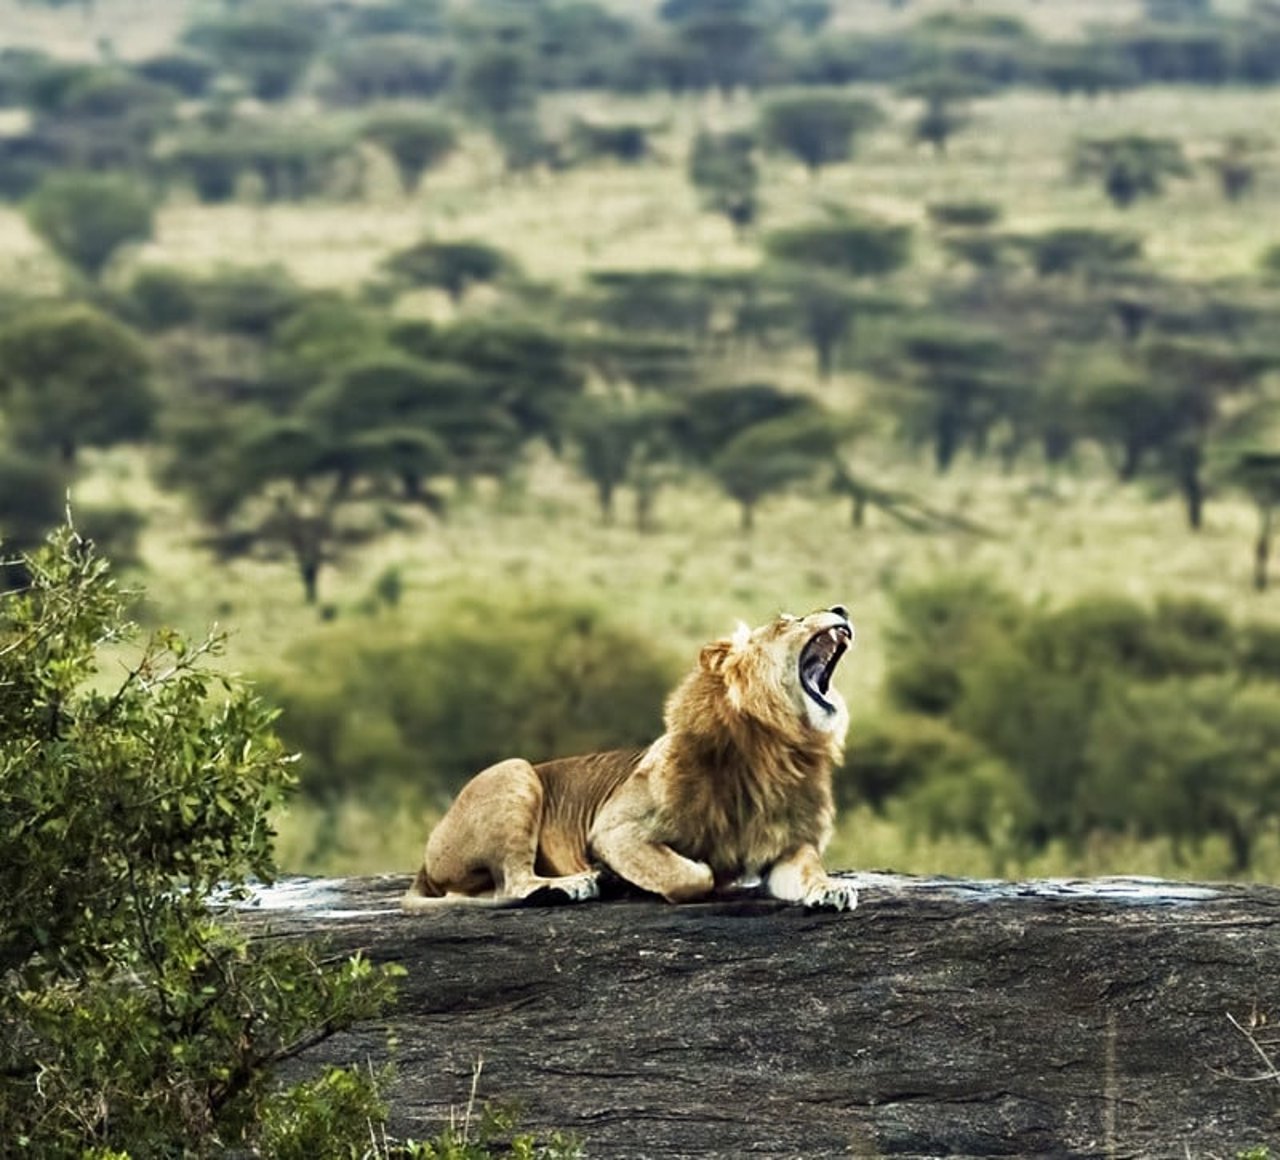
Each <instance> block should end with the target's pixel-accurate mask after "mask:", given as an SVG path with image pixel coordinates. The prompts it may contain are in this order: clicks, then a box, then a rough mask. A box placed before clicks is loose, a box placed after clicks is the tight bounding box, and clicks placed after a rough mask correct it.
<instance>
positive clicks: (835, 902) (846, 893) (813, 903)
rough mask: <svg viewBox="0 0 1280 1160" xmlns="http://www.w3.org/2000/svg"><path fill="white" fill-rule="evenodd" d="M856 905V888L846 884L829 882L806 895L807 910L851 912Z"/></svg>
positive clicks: (805, 904)
mask: <svg viewBox="0 0 1280 1160" xmlns="http://www.w3.org/2000/svg"><path fill="white" fill-rule="evenodd" d="M857 905H858V888H857V887H856V886H854V885H852V884H851V883H847V882H831V883H828V884H827V885H826V886H823V887H821V888H820V889H818V890H814V891H811V892H810V893H809V894H808V895H806V897H805V900H804V906H805V909H807V910H837V911H838V910H853V909H855V908H856V907H857Z"/></svg>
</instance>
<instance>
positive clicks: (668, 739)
mask: <svg viewBox="0 0 1280 1160" xmlns="http://www.w3.org/2000/svg"><path fill="white" fill-rule="evenodd" d="M852 641H853V625H852V624H851V623H850V622H849V614H848V613H847V612H846V611H845V610H844V608H842V607H841V606H839V605H836V606H835V607H834V608H830V609H826V610H823V611H820V612H814V613H811V614H810V615H809V616H805V617H795V616H782V617H779V618H778V619H777V620H775V621H773V622H772V623H770V624H766V625H763V626H761V627H760V628H757V629H750V628H748V627H747V626H746V625H745V624H744V625H741V626H740V627H739V629H738V631H737V632H736V633H735V634H734V635H733V636H732V637H730V638H727V639H724V640H718V641H715V642H713V643H711V644H708V645H706V646H705V647H704V648H703V649H702V652H701V655H700V657H699V660H698V664H697V666H696V667H695V668H694V670H693V671H692V672H691V673H689V675H688V676H686V677H685V679H684V680H683V681H682V682H681V683H680V684H679V685H678V686H677V688H676V689H675V691H674V692H673V693H672V694H671V695H670V696H669V697H668V699H667V703H666V710H665V714H664V719H665V724H666V732H665V733H663V735H662V736H661V737H659V738H658V740H657V741H655V742H654V743H653V744H652V745H650V746H649V747H648V748H647V749H641V750H617V751H612V752H608V753H595V754H591V755H589V756H585V757H570V758H564V759H561V760H556V761H548V762H544V763H543V764H540V765H531V764H530V763H529V762H528V761H525V760H523V759H522V758H511V759H509V760H507V761H502V762H499V763H498V764H497V765H493V766H490V767H489V768H488V769H485V770H483V771H482V772H480V773H478V774H476V776H475V777H473V778H472V779H471V780H470V781H469V782H468V783H467V784H466V785H465V786H463V788H462V790H461V791H460V792H459V794H458V796H457V798H456V800H455V801H454V803H453V805H452V806H451V807H450V808H449V810H448V812H447V813H446V814H445V816H444V817H443V818H442V819H441V821H440V823H439V824H438V825H437V826H436V827H435V829H434V830H433V831H432V833H431V835H430V837H429V838H428V840H427V848H426V855H425V858H424V860H423V864H422V867H421V869H420V870H419V871H418V874H417V878H416V879H415V881H414V883H413V885H412V886H411V887H410V889H409V891H408V893H407V894H406V895H405V896H404V899H403V906H404V908H405V909H406V910H422V909H426V908H428V907H431V906H434V905H437V904H439V903H441V902H448V901H461V900H465V899H485V900H487V901H489V902H490V903H491V904H502V903H514V902H517V901H520V900H527V901H548V902H549V901H566V900H569V901H583V900H586V899H590V898H595V897H597V896H598V895H599V893H600V875H601V873H602V871H603V870H604V869H608V870H609V871H612V872H613V873H614V874H616V875H617V876H618V877H619V878H622V879H623V880H625V881H626V882H629V883H631V884H632V885H633V886H637V887H639V888H640V889H642V890H646V891H649V892H651V893H653V894H660V895H662V897H663V898H666V899H667V900H668V901H670V902H686V901H690V900H693V899H699V898H706V897H707V896H708V895H710V894H712V893H713V892H714V891H715V890H716V889H717V888H723V887H726V886H729V885H731V884H732V883H734V882H735V881H740V880H744V879H758V880H760V881H762V882H763V884H764V888H765V890H766V891H767V893H768V894H770V895H771V896H773V897H774V898H780V899H783V900H785V901H787V902H798V903H802V904H804V905H805V906H811V907H823V908H829V909H835V910H850V909H852V908H853V907H854V906H856V905H857V900H858V896H857V892H856V891H855V890H854V888H853V886H852V885H850V884H848V883H845V882H840V881H837V880H834V879H831V878H828V877H827V873H826V871H825V870H824V869H823V865H822V858H821V852H822V850H823V848H824V847H825V846H826V843H827V841H828V839H829V838H830V836H831V828H832V821H833V818H834V815H835V806H834V803H833V801H832V794H831V770H832V767H833V766H834V765H835V763H836V762H837V761H838V760H839V759H840V755H841V751H842V749H843V745H844V735H845V731H846V730H847V728H848V725H849V712H848V709H847V708H846V707H845V703H844V699H843V698H842V697H841V696H840V694H839V693H838V692H837V691H836V690H835V689H834V688H833V687H832V683H831V679H832V676H833V674H834V673H835V670H836V666H837V664H839V662H840V658H841V657H842V656H843V655H844V653H845V651H846V649H848V647H849V645H850V644H851V643H852Z"/></svg>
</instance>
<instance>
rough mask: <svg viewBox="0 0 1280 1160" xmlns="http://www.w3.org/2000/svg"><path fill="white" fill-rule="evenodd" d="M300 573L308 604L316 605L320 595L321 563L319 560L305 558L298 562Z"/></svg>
mask: <svg viewBox="0 0 1280 1160" xmlns="http://www.w3.org/2000/svg"><path fill="white" fill-rule="evenodd" d="M298 574H299V575H300V576H301V577H302V591H303V593H304V596H305V599H306V602H307V604H309V605H314V604H315V602H316V600H317V599H318V598H319V595H320V588H319V585H320V563H319V561H318V560H303V561H301V562H300V563H299V564H298Z"/></svg>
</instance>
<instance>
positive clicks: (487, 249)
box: [385, 238, 514, 306]
mask: <svg viewBox="0 0 1280 1160" xmlns="http://www.w3.org/2000/svg"><path fill="white" fill-rule="evenodd" d="M385 266H386V268H387V269H388V270H389V271H390V272H391V273H392V274H394V275H396V276H397V277H399V278H401V279H403V280H404V281H405V282H407V283H408V284H409V285H411V286H434V287H438V288H439V289H441V290H443V291H444V292H445V293H446V294H448V295H449V298H450V300H451V301H452V302H453V304H454V305H455V306H456V305H458V304H459V303H460V302H461V301H462V299H463V297H464V296H465V295H466V293H467V291H468V290H469V289H470V288H471V287H472V286H475V285H479V284H481V283H485V282H494V281H497V279H498V278H500V277H502V276H503V275H504V274H507V273H509V272H511V271H512V270H513V269H514V263H513V262H512V260H511V259H510V258H509V257H508V256H507V255H506V254H504V253H503V252H502V251H501V250H499V249H498V248H497V247H495V246H491V245H489V244H488V243H487V242H474V241H459V242H437V241H433V240H431V239H429V238H428V239H426V240H424V241H421V242H418V243H416V244H415V245H412V246H409V247H407V248H406V249H403V250H399V251H397V252H396V253H394V254H392V255H391V257H389V258H388V259H387V260H386V262H385Z"/></svg>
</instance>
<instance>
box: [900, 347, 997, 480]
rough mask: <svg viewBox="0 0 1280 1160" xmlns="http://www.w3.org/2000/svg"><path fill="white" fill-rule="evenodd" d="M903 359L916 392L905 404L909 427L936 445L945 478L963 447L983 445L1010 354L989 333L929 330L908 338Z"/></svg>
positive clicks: (940, 470)
mask: <svg viewBox="0 0 1280 1160" xmlns="http://www.w3.org/2000/svg"><path fill="white" fill-rule="evenodd" d="M902 353H903V355H904V356H905V358H906V359H907V361H908V363H909V365H910V366H911V368H912V385H913V386H914V388H915V391H914V396H908V397H907V398H905V399H903V400H902V405H903V406H904V407H905V408H906V419H907V422H908V425H909V426H912V427H914V428H915V429H916V430H917V431H918V432H919V433H920V434H921V435H922V436H927V438H928V439H929V440H930V441H931V442H932V444H933V456H934V463H935V464H936V466H937V469H938V471H939V472H940V473H942V472H946V471H947V470H949V469H950V467H951V464H952V462H953V461H954V460H955V457H956V455H957V454H958V453H959V451H960V448H961V447H962V446H963V445H964V443H965V441H966V440H968V441H970V442H973V443H981V441H982V438H983V436H984V434H985V432H986V430H987V428H988V427H989V426H990V424H991V422H992V417H993V414H994V413H995V411H997V410H998V408H997V407H995V406H994V402H995V400H996V399H998V398H999V397H1000V396H1001V395H1002V394H1003V392H1004V388H1005V385H1006V384H1005V381H1004V377H1003V372H1004V371H1005V369H1006V364H1007V360H1008V349H1007V347H1006V346H1005V344H1004V343H1003V342H1002V341H1001V339H1000V338H999V337H998V336H997V335H996V334H994V333H991V332H988V331H984V330H980V329H974V328H968V327H955V326H947V325H929V326H922V327H919V328H916V329H915V330H913V331H911V332H909V333H908V334H907V335H906V336H905V338H904V340H903V343H902Z"/></svg>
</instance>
